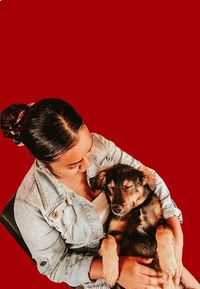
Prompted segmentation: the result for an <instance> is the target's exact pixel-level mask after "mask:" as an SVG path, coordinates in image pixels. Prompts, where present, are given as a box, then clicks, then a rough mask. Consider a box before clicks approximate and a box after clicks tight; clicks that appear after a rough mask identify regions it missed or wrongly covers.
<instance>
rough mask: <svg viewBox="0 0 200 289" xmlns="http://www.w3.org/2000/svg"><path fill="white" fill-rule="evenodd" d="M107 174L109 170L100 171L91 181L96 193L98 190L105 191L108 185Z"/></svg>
mask: <svg viewBox="0 0 200 289" xmlns="http://www.w3.org/2000/svg"><path fill="white" fill-rule="evenodd" d="M106 172H107V170H103V171H99V172H98V173H97V174H96V176H95V177H93V178H91V179H90V185H91V188H92V190H93V191H94V192H95V191H96V190H101V191H103V190H104V186H105V184H106Z"/></svg>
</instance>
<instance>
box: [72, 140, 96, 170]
mask: <svg viewBox="0 0 200 289" xmlns="http://www.w3.org/2000/svg"><path fill="white" fill-rule="evenodd" d="M92 146H93V139H92V144H91V146H90V148H89V150H88V152H89V151H91V149H92ZM82 160H83V159H81V160H80V161H77V162H75V163H71V164H68V165H67V166H68V167H70V166H74V165H77V164H79V163H80V162H82Z"/></svg>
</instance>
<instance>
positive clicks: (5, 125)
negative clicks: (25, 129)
mask: <svg viewBox="0 0 200 289" xmlns="http://www.w3.org/2000/svg"><path fill="white" fill-rule="evenodd" d="M29 107H30V105H27V104H13V105H10V106H8V107H7V108H6V109H5V110H4V111H2V113H1V123H0V125H1V129H2V131H3V133H4V136H5V137H7V138H10V139H12V140H13V142H14V143H16V144H17V145H19V146H20V145H22V144H23V142H22V140H21V137H20V128H21V125H22V122H23V118H24V115H25V113H26V112H27V110H28V109H29Z"/></svg>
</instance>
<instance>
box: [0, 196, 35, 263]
mask: <svg viewBox="0 0 200 289" xmlns="http://www.w3.org/2000/svg"><path fill="white" fill-rule="evenodd" d="M14 202H15V195H14V196H13V197H12V198H11V199H10V201H9V202H8V203H7V204H6V206H5V207H4V209H3V212H2V213H1V214H0V222H1V223H2V224H3V225H4V227H5V228H6V229H7V230H8V232H9V233H10V234H11V235H12V236H13V237H14V239H15V240H16V241H17V242H18V243H19V245H20V246H21V247H22V249H23V250H24V251H25V252H26V253H27V254H28V255H29V257H31V253H30V251H29V249H28V247H27V246H26V244H25V242H24V240H23V238H22V235H21V234H20V231H19V229H18V227H17V224H16V222H15V218H14ZM31 259H32V257H31ZM32 260H33V259H32Z"/></svg>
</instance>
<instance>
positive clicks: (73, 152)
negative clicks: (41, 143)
mask: <svg viewBox="0 0 200 289" xmlns="http://www.w3.org/2000/svg"><path fill="white" fill-rule="evenodd" d="M77 136H78V142H77V144H76V145H75V146H73V147H72V148H71V149H69V150H68V151H66V152H65V153H63V154H62V155H61V156H60V157H59V158H58V159H57V160H55V161H53V162H52V163H50V165H49V166H50V169H51V172H52V173H53V174H54V175H56V176H57V177H59V178H64V177H71V176H75V175H77V174H79V173H82V172H85V171H86V169H87V168H88V167H89V166H90V160H89V155H90V153H91V149H92V137H91V134H90V132H89V130H88V128H87V126H86V125H84V126H83V127H82V128H81V129H80V130H79V131H78V133H77Z"/></svg>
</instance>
